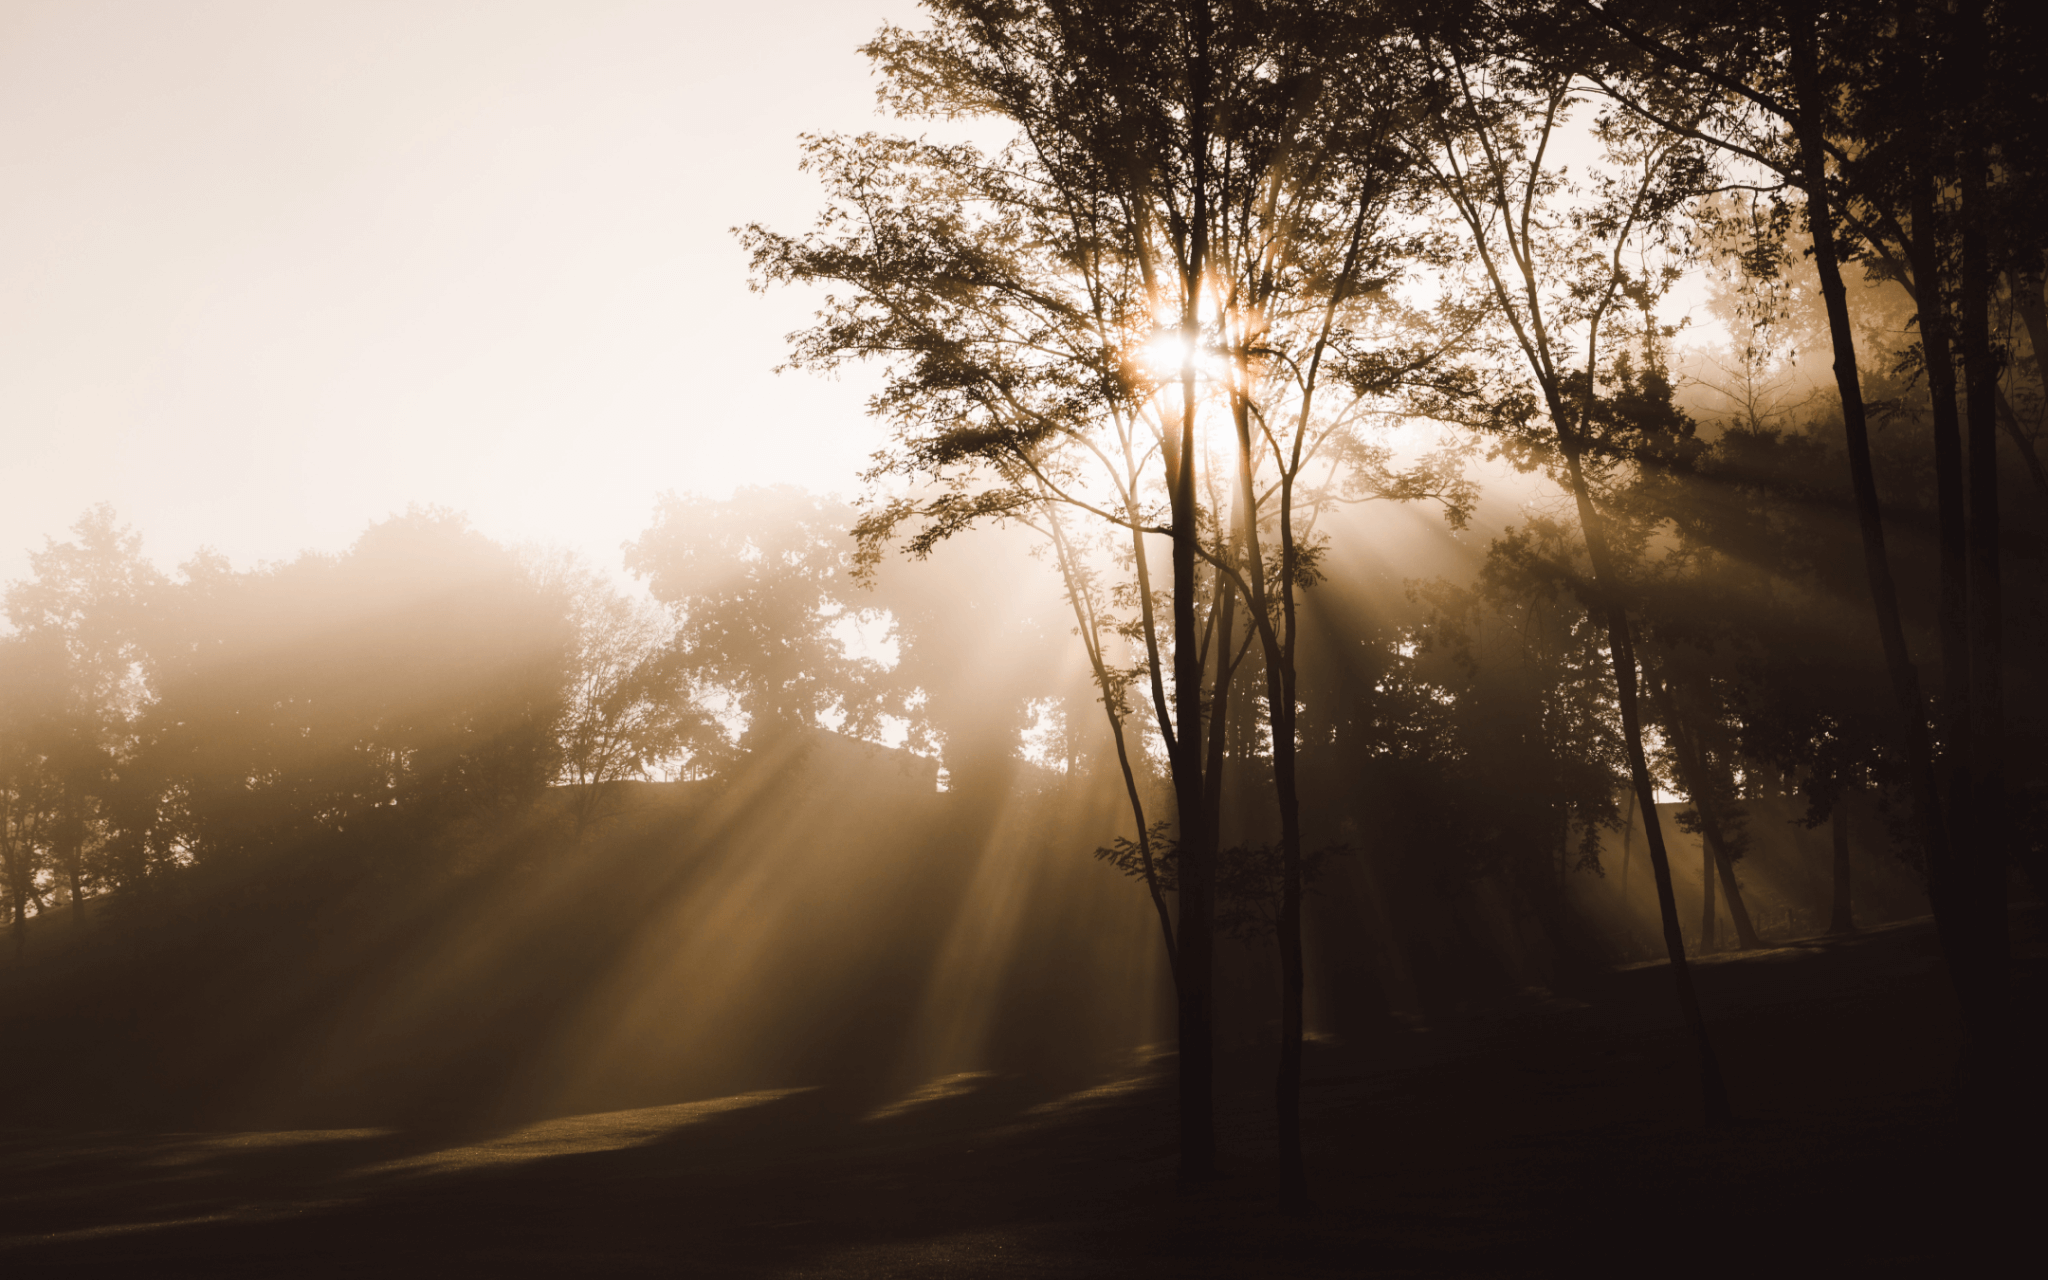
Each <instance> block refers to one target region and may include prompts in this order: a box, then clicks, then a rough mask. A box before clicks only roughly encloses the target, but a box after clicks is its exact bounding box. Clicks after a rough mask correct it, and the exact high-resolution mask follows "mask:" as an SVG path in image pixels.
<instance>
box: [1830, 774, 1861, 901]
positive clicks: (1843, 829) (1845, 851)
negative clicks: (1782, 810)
mask: <svg viewBox="0 0 2048 1280" xmlns="http://www.w3.org/2000/svg"><path fill="white" fill-rule="evenodd" d="M1828 826H1829V828H1830V830H1831V834H1832V835H1833V836H1834V845H1835V894H1834V903H1833V910H1832V911H1830V913H1829V918H1828V932H1829V933H1835V934H1848V933H1854V932H1856V913H1855V911H1854V909H1853V908H1852V907H1851V905H1850V902H1849V806H1848V805H1846V804H1844V803H1843V798H1842V797H1841V796H1837V797H1835V807H1834V810H1833V812H1831V813H1830V814H1829V815H1828Z"/></svg>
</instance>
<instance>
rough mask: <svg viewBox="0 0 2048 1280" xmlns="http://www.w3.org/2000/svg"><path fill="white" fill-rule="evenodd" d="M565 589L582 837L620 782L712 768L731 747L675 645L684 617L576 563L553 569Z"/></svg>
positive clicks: (568, 769) (570, 730) (572, 745)
mask: <svg viewBox="0 0 2048 1280" xmlns="http://www.w3.org/2000/svg"><path fill="white" fill-rule="evenodd" d="M547 576H548V577H549V578H551V579H552V580H553V581H552V582H551V585H552V586H554V588H555V589H556V590H558V591H560V592H562V593H563V595H564V596H565V597H566V603H567V607H568V611H569V615H570V618H571V619H572V621H573V623H574V626H575V633H576V647H575V652H574V656H573V658H572V661H571V663H570V682H569V687H568V690H567V693H566V696H565V698H564V704H563V712H562V719H561V722H560V724H558V725H557V726H556V731H555V732H556V736H557V737H558V738H559V740H560V742H561V752H562V775H561V781H562V782H563V783H565V784H567V785H568V786H570V787H572V788H574V790H573V791H572V792H571V794H570V798H569V808H570V813H571V815H572V817H573V818H574V821H575V829H576V841H577V843H579V844H580V843H581V842H582V840H583V837H584V835H585V834H586V833H587V832H588V831H589V829H590V828H591V826H592V825H594V824H595V823H596V822H597V821H599V819H600V818H602V817H603V815H604V812H605V810H606V809H607V808H608V807H609V806H610V805H611V804H612V803H613V802H614V801H615V800H616V798H617V794H618V790H619V787H618V784H619V783H620V782H623V781H625V780H627V779H631V778H642V777H645V776H646V774H647V772H648V770H650V769H654V768H658V767H660V766H663V765H666V764H679V763H681V762H683V761H685V760H686V759H687V761H688V763H689V765H690V767H692V768H693V769H695V770H697V771H699V772H704V771H707V770H708V768H709V766H711V765H712V764H714V763H715V762H717V761H718V760H719V759H720V758H721V757H722V756H723V755H724V754H725V748H726V747H727V743H726V740H725V735H724V733H723V730H722V729H721V727H720V726H719V725H718V724H717V722H716V721H714V720H712V719H711V718H710V717H709V716H706V715H705V714H703V712H701V711H700V710H698V708H697V706H696V703H695V701H694V699H693V698H692V696H691V690H690V688H689V685H688V682H687V681H685V680H683V679H682V678H680V675H679V667H678V664H677V663H676V662H675V661H674V660H673V656H672V653H671V645H672V644H673V641H674V636H675V623H674V620H673V619H672V618H671V617H670V616H669V614H668V612H667V611H666V610H664V609H663V608H662V607H661V606H659V605H657V604H654V603H653V602H651V601H643V600H637V599H634V598H633V597H631V596H628V595H625V594H624V593H622V592H620V591H619V590H618V589H617V588H616V587H614V586H612V584H611V583H610V582H608V581H606V580H605V579H604V578H603V577H602V576H600V575H599V574H597V573H594V572H592V571H590V570H589V569H586V568H583V567H581V566H578V565H574V564H567V565H562V566H560V567H559V568H556V569H555V570H554V572H552V573H550V574H548V575H547Z"/></svg>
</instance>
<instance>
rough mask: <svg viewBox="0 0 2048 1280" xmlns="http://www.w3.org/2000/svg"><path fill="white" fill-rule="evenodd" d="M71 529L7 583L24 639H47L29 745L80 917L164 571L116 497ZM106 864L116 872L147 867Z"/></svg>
mask: <svg viewBox="0 0 2048 1280" xmlns="http://www.w3.org/2000/svg"><path fill="white" fill-rule="evenodd" d="M72 534H73V537H74V541H71V542H63V543H60V542H57V541H56V540H54V539H46V540H45V542H44V546H43V549H42V550H41V551H34V552H30V553H29V567H30V569H31V570H32V571H33V573H34V575H35V576H34V577H32V578H30V579H28V580H25V581H22V582H16V583H14V584H12V585H10V586H9V587H8V588H7V593H6V609H7V617H8V620H9V621H10V622H12V623H13V624H14V626H15V628H16V629H17V631H18V633H19V634H20V635H21V636H22V637H23V638H24V639H25V640H26V641H28V642H30V643H35V642H39V641H40V642H41V643H42V644H43V646H44V648H43V654H42V657H43V658H44V660H45V664H44V667H43V670H44V673H45V675H44V678H45V680H46V681H48V683H47V684H46V685H45V688H46V689H47V690H48V698H49V701H48V702H47V703H46V704H45V707H44V710H43V714H42V715H40V716H38V717H36V718H35V719H34V720H33V721H31V722H30V723H31V724H32V726H33V727H32V728H30V729H29V730H28V732H29V734H30V735H31V740H32V741H33V744H34V745H33V746H32V747H30V748H29V749H30V750H32V751H34V752H36V753H37V754H38V755H39V756H40V757H41V762H42V763H41V768H42V770H43V772H44V774H45V777H46V779H47V789H46V791H45V795H46V798H47V803H48V804H49V806H50V808H49V810H48V811H47V812H46V813H45V814H43V815H42V821H43V822H44V823H45V824H46V830H47V839H48V841H49V848H50V856H51V858H52V860H53V862H54V864H55V870H56V871H57V873H58V874H59V875H60V876H62V877H63V879H64V880H65V882H66V884H67V886H68V888H69V890H70V900H71V909H72V912H73V916H74V921H75V922H76V923H80V924H82V923H83V921H84V918H85V897H86V893H87V891H88V889H89V888H91V887H94V882H95V881H98V880H100V879H102V878H103V877H102V876H100V875H97V874H95V868H93V867H92V866H91V865H90V863H89V854H90V853H92V852H94V851H95V850H94V848H93V846H94V844H95V842H96V840H97V839H99V838H100V837H102V836H103V835H104V827H105V823H104V814H103V813H102V809H103V807H104V803H103V802H104V800H105V797H106V795H107V791H108V787H109V784H110V783H111V781H112V779H113V775H114V772H115V769H116V768H117V767H118V765H119V764H120V763H121V762H122V761H123V759H124V758H125V757H127V756H128V755H129V754H130V753H131V751H132V749H133V746H134V725H135V721H136V718H137V716H138V715H139V713H140V711H141V709H142V707H143V705H144V703H145V701H146V698H147V691H146V689H145V687H144V685H143V683H142V680H141V678H140V676H141V673H140V669H139V665H138V664H139V652H140V650H139V640H138V637H139V635H140V633H141V631H142V629H143V627H144V625H145V616H146V613H147V607H148V603H149V601H150V598H151V595H152V593H153V592H154V591H155V589H156V586H157V583H158V575H157V572H156V570H155V569H154V568H153V567H152V566H151V565H150V564H149V562H148V561H146V560H144V559H143V558H142V539H141V537H140V535H138V534H136V533H135V532H134V531H133V530H132V529H129V528H126V527H125V526H122V525H119V524H118V523H117V522H116V517H115V515H114V511H113V509H112V508H111V507H107V506H104V505H103V506H99V507H95V508H94V509H93V510H91V511H89V512H87V513H86V514H85V515H84V516H83V517H82V518H80V520H79V521H78V523H77V524H75V525H73V526H72ZM108 870H109V871H110V872H114V873H115V878H117V879H118V878H133V877H134V876H135V875H137V874H139V872H140V870H141V868H139V867H130V868H123V869H113V868H109V869H108ZM120 870H125V871H127V872H128V873H129V875H128V876H127V877H121V876H119V874H118V872H119V871H120Z"/></svg>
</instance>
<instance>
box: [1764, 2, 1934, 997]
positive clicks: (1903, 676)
mask: <svg viewBox="0 0 2048 1280" xmlns="http://www.w3.org/2000/svg"><path fill="white" fill-rule="evenodd" d="M1787 16H1788V17H1789V19H1790V21H1791V36H1792V41H1791V45H1792V49H1791V53H1792V56H1791V64H1790V66H1791V72H1792V80H1793V84H1794V87H1795V90H1796V92H1797V95H1798V103H1797V110H1796V111H1795V112H1794V118H1793V121H1792V124H1793V128H1794V132H1795V133H1796V134H1797V136H1798V142H1799V158H1800V167H1801V170H1802V178H1803V185H1804V187H1805V190H1806V207H1807V222H1808V226H1809V228H1810V229H1811V231H1812V233H1813V263H1814V269H1815V271H1816V272H1817V274H1818V275H1819V276H1820V288H1821V297H1822V300H1823V301H1824V302H1825V303H1826V306H1827V314H1828V331H1829V335H1830V337H1831V338H1832V340H1833V344H1834V372H1835V387H1836V390H1837V391H1838V392H1839V393H1840V394H1841V398H1842V425H1843V434H1844V437H1845V439H1846V441H1847V446H1848V454H1849V480H1850V486H1851V488H1852V490H1853V491H1854V493H1855V497H1856V520H1857V527H1858V530H1859V532H1860V533H1861V535H1862V540H1863V567H1864V574H1865V577H1866V578H1867V580H1868V583H1869V589H1870V598H1871V607H1872V611H1873V614H1874V617H1875V620H1876V623H1877V631H1878V640H1879V642H1880V644H1881V645H1882V646H1883V651H1884V658H1885V669H1886V672H1887V673H1888V675H1889V677H1890V684H1891V694H1892V702H1893V709H1894V712H1895V713H1896V714H1897V716H1898V718H1899V731H1900V741H1901V745H1902V746H1903V748H1904V756H1905V764H1906V780H1907V787H1908V792H1909V794H1910V796H1911V797H1912V802H1913V822H1914V827H1915V829H1916V831H1917V832H1918V834H1919V837H1920V842H1921V847H1922V849H1923V850H1924V851H1925V855H1926V862H1927V873H1928V896H1929V898H1930V899H1931V900H1932V902H1933V905H1934V911H1935V920H1936V925H1937V928H1938V930H1939V932H1940V934H1941V941H1942V951H1943V953H1944V954H1946V955H1949V956H1961V955H1962V954H1963V953H1964V951H1965V950H1967V947H1968V943H1967V942H1966V941H1965V940H1964V939H1963V938H1962V937H1961V936H1960V934H1959V932H1958V930H1959V928H1960V927H1962V925H1963V922H1962V921H1961V920H1959V919H1958V918H1957V916H1956V909H1957V907H1958V906H1959V905H1960V904H1959V903H1958V901H1957V900H1956V895H1955V891H1954V880H1955V876H1954V875H1953V870H1952V868H1951V866H1950V858H1949V849H1948V841H1947V835H1946V831H1945V829H1944V822H1943V815H1942V803H1941V793H1940V789H1939V787H1938V786H1937V785H1936V782H1935V771H1934V745H1933V741H1932V739H1931V738H1930V737H1929V735H1928V731H1927V707H1926V703H1925V700H1924V698H1923V697H1922V695H1921V692H1920V676H1919V673H1918V671H1916V670H1915V668H1914V666H1913V657H1912V653H1911V651H1910V650H1909V649H1908V647H1907V645H1906V629H1905V624H1904V623H1903V621H1902V620H1901V618H1900V612H1899V599H1898V589H1897V586H1896V584H1895V583H1894V581H1893V579H1892V570H1891V558H1890V555H1889V553H1888V552H1887V551H1886V549H1885V540H1884V515H1883V511H1882V508H1881V507H1880V506H1879V503H1878V497H1877V473H1876V469H1875V467H1874V466H1873V465H1872V462H1871V457H1870V423H1869V418H1868V415H1867V413H1866V411H1865V409H1864V404H1863V388H1862V384H1861V382H1860V380H1859V376H1858V373H1857V369H1856V340H1855V336H1854V335H1855V330H1854V329H1853V328H1852V327H1851V324H1850V319H1849V295H1848V290H1847V288H1846V287H1845V286H1844V285H1843V283H1842V268H1841V260H1840V256H1839V255H1838V253H1837V252H1836V249H1835V231H1834V214H1833V210H1832V206H1831V204H1830V200H1829V195H1828V186H1827V146H1826V139H1825V137H1824V136H1823V132H1822V125H1821V120H1822V116H1821V112H1822V108H1823V104H1824V103H1825V102H1826V101H1827V97H1826V92H1825V90H1824V89H1823V87H1822V85H1821V83H1820V70H1819V52H1818V37H1817V35H1816V34H1815V31H1814V19H1813V15H1812V13H1811V12H1810V11H1809V10H1807V9H1805V8H1804V7H1801V6H1788V10H1787ZM1949 969H1950V975H1951V979H1952V980H1953V981H1957V982H1958V983H1960V984H1961V985H1959V986H1958V988H1957V995H1958V997H1959V998H1963V999H1967V998H1968V997H1967V995H1965V993H1964V992H1963V990H1962V986H1963V985H1967V979H1966V978H1965V977H1964V976H1963V975H1962V974H1961V973H1960V972H1959V971H1958V968H1957V966H1956V965H1954V964H1951V965H1950V966H1949Z"/></svg>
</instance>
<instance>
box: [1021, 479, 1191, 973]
mask: <svg viewBox="0 0 2048 1280" xmlns="http://www.w3.org/2000/svg"><path fill="white" fill-rule="evenodd" d="M1045 515H1046V527H1047V528H1048V530H1050V532H1051V534H1052V542H1053V552H1054V554H1055V555H1056V556H1057V557H1058V558H1059V563H1060V576H1061V578H1062V579H1063V580H1064V581H1065V583H1066V587H1067V600H1068V602H1069V603H1070V604H1071V605H1072V606H1073V610H1074V621H1075V623H1076V624H1077V625H1078V626H1079V627H1080V630H1081V643H1082V647H1083V648H1084V649H1085V650H1086V651H1087V654H1088V666H1089V669H1090V671H1092V672H1093V673H1094V676H1095V686H1096V688H1098V689H1100V690H1101V691H1102V710H1103V714H1104V715H1106V716H1107V717H1108V718H1109V734H1110V737H1111V739H1113V740H1114V741H1115V743H1116V764H1117V768H1118V770H1119V771H1121V772H1122V774H1123V780H1124V798H1125V800H1126V801H1127V802H1129V804H1130V806H1131V819H1132V821H1133V822H1135V823H1137V827H1138V857H1139V859H1140V862H1141V865H1142V866H1143V869H1144V872H1145V892H1146V894H1147V896H1149V897H1150V898H1151V899H1152V907H1153V910H1154V911H1156V912H1157V913H1158V915H1159V933H1160V936H1161V937H1162V938H1163V939H1164V940H1165V943H1166V967H1167V971H1168V972H1169V973H1170V974H1172V975H1173V981H1174V985H1175V988H1176V989H1178V988H1179V985H1180V953H1179V951H1178V949H1177V948H1176V947H1175V945H1174V940H1173V914H1172V913H1171V912H1170V911H1168V910H1167V907H1166V895H1165V894H1163V893H1161V892H1160V889H1159V874H1158V871H1157V869H1156V868H1155V866H1154V863H1153V860H1152V829H1151V827H1150V826H1149V825H1147V823H1146V821H1145V801H1144V797H1143V796H1142V795H1140V794H1139V791H1138V778H1137V774H1136V772H1135V771H1134V770H1133V769H1132V767H1131V753H1130V748H1129V746H1128V745H1127V744H1126V743H1125V741H1124V718H1123V716H1122V714H1120V713H1119V711H1118V706H1119V702H1120V696H1121V695H1120V693H1119V691H1118V689H1117V687H1116V686H1115V684H1114V683H1113V682H1112V681H1111V679H1110V676H1109V666H1108V664H1107V663H1106V662H1104V661H1103V657H1102V640H1101V632H1100V630H1099V629H1098V626H1097V622H1098V619H1097V615H1096V613H1095V604H1094V600H1093V598H1092V596H1091V595H1090V594H1089V591H1088V586H1087V580H1086V579H1085V578H1084V577H1083V576H1082V574H1081V570H1080V566H1079V565H1078V564H1077V563H1076V562H1075V557H1074V552H1073V548H1072V547H1070V546H1069V545H1068V544H1067V538H1066V531H1065V530H1064V529H1063V528H1062V527H1061V525H1060V515H1059V508H1058V506H1057V505H1056V504H1053V503H1050V502H1048V503H1047V504H1046V508H1045ZM1068 736H1069V739H1071V738H1072V736H1073V735H1071V734H1070V735H1068ZM1067 776H1068V777H1069V778H1072V777H1073V776H1074V765H1073V763H1072V753H1071V750H1070V752H1069V764H1068V766H1067Z"/></svg>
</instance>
